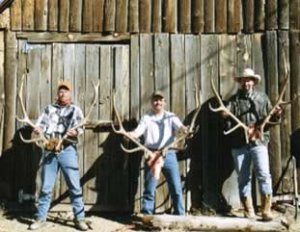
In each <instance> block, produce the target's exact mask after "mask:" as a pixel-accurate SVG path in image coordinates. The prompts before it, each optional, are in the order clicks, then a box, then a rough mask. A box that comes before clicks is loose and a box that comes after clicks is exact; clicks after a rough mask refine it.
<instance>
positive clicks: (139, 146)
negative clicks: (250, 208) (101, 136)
mask: <svg viewBox="0 0 300 232" xmlns="http://www.w3.org/2000/svg"><path fill="white" fill-rule="evenodd" d="M112 101H113V109H114V112H115V115H116V118H117V120H118V124H119V130H117V129H116V128H115V126H114V124H113V122H112V123H111V126H112V129H113V131H114V132H115V133H116V134H121V135H124V136H126V137H127V138H128V139H129V140H130V141H132V142H133V143H134V144H135V145H137V147H136V148H133V149H127V148H125V147H124V146H123V144H121V148H122V150H123V151H125V152H127V153H133V152H137V151H144V153H145V158H146V159H147V158H148V157H149V156H150V154H151V153H152V151H151V150H150V149H148V148H147V147H146V146H144V145H143V144H141V143H140V142H139V141H138V140H137V139H136V138H134V137H133V136H131V135H130V134H129V133H128V132H127V131H126V130H125V129H124V126H123V123H122V121H121V117H120V115H119V112H118V110H117V107H116V104H115V93H113V99H112Z"/></svg>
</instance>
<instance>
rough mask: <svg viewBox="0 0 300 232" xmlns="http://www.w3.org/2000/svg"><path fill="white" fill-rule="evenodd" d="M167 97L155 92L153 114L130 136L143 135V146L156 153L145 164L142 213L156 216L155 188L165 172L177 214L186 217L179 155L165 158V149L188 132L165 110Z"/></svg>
mask: <svg viewBox="0 0 300 232" xmlns="http://www.w3.org/2000/svg"><path fill="white" fill-rule="evenodd" d="M165 105H166V102H165V98H164V95H163V93H162V92H160V91H155V92H154V93H153V94H152V95H151V111H150V112H148V113H146V114H145V115H143V117H142V118H141V120H140V122H139V124H138V126H137V128H136V129H135V130H133V131H132V132H129V134H130V135H131V136H133V137H135V138H138V137H140V136H144V141H145V143H144V145H145V146H146V147H147V148H149V150H151V151H153V153H152V155H151V156H150V158H149V159H148V160H146V164H145V173H144V175H145V177H144V178H145V183H144V193H143V200H142V213H143V214H146V215H151V214H154V211H155V207H154V205H155V204H154V199H155V189H156V185H157V182H158V179H159V175H160V171H162V172H163V174H164V176H165V178H166V180H167V183H168V187H169V191H170V195H171V199H172V203H173V207H174V212H173V213H174V214H175V215H183V214H184V206H183V197H182V187H181V180H180V173H179V168H178V162H177V157H176V153H175V151H174V150H171V149H170V150H167V151H166V154H165V157H164V158H163V157H162V149H163V148H164V147H166V146H167V145H169V144H171V143H172V142H173V141H174V139H175V132H176V131H178V130H179V129H183V130H185V131H186V127H185V126H184V125H183V124H182V122H181V121H180V119H179V118H178V117H177V116H176V115H175V114H174V113H172V112H169V111H166V110H165Z"/></svg>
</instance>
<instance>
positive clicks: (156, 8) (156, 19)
mask: <svg viewBox="0 0 300 232" xmlns="http://www.w3.org/2000/svg"><path fill="white" fill-rule="evenodd" d="M152 15H153V16H152V17H153V20H152V21H153V22H152V32H161V28H162V25H161V24H162V1H161V0H153V13H152Z"/></svg>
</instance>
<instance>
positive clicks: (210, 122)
mask: <svg viewBox="0 0 300 232" xmlns="http://www.w3.org/2000/svg"><path fill="white" fill-rule="evenodd" d="M214 103H215V101H214V98H211V99H209V100H208V101H206V102H205V103H203V104H202V106H201V110H200V113H199V115H198V118H197V120H196V125H197V127H198V131H197V132H196V134H195V135H194V137H193V138H192V139H191V140H190V141H188V148H187V153H188V154H189V157H190V159H191V162H190V171H189V173H188V186H187V187H188V189H189V190H190V191H191V204H192V206H191V207H192V208H191V209H190V210H191V213H192V214H204V215H211V214H214V213H215V212H220V213H225V212H227V211H228V210H230V208H231V207H230V206H229V205H228V203H227V201H226V200H225V198H224V197H223V195H222V186H223V184H224V182H225V180H226V179H227V178H228V177H229V176H230V174H231V173H232V171H233V161H232V158H231V155H230V144H229V138H228V136H225V135H224V134H223V120H222V118H221V117H220V115H219V114H218V113H215V112H212V111H211V110H210V109H209V104H214ZM192 115H193V112H191V113H190V114H189V115H188V116H187V119H186V120H187V121H188V120H191V118H192Z"/></svg>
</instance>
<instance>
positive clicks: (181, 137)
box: [111, 95, 201, 159]
mask: <svg viewBox="0 0 300 232" xmlns="http://www.w3.org/2000/svg"><path fill="white" fill-rule="evenodd" d="M200 108H201V107H200V106H199V107H198V108H197V110H196V111H195V113H194V115H193V118H192V120H191V124H190V126H188V131H187V132H184V133H180V132H179V133H178V134H179V135H178V136H177V137H176V139H175V140H174V141H173V142H172V143H170V144H168V145H166V146H164V147H163V148H161V149H160V150H159V151H157V152H159V154H160V155H162V156H165V154H166V152H167V151H168V150H169V149H176V145H177V144H178V143H179V142H181V141H183V140H184V139H186V138H187V136H190V135H192V134H193V133H194V126H195V122H196V118H197V116H198V114H199V112H200ZM113 109H114V112H115V115H116V118H117V121H118V124H119V129H118V130H117V129H116V127H115V126H114V124H113V123H112V124H111V126H112V129H113V131H114V132H115V133H116V134H120V135H124V136H125V137H127V138H128V139H129V140H130V141H131V142H133V143H134V144H135V145H137V147H136V148H133V149H127V148H125V147H124V146H123V144H121V148H122V150H123V151H125V152H126V153H134V152H137V151H143V152H144V156H145V159H148V158H149V157H150V156H151V154H152V153H153V151H151V150H150V149H149V148H147V147H146V146H144V145H143V144H141V143H140V142H139V141H138V140H137V139H136V138H134V137H132V136H131V135H130V134H129V133H128V132H127V131H126V130H125V129H124V126H123V123H122V120H121V117H120V115H119V112H118V110H117V108H116V104H115V97H114V95H113Z"/></svg>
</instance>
